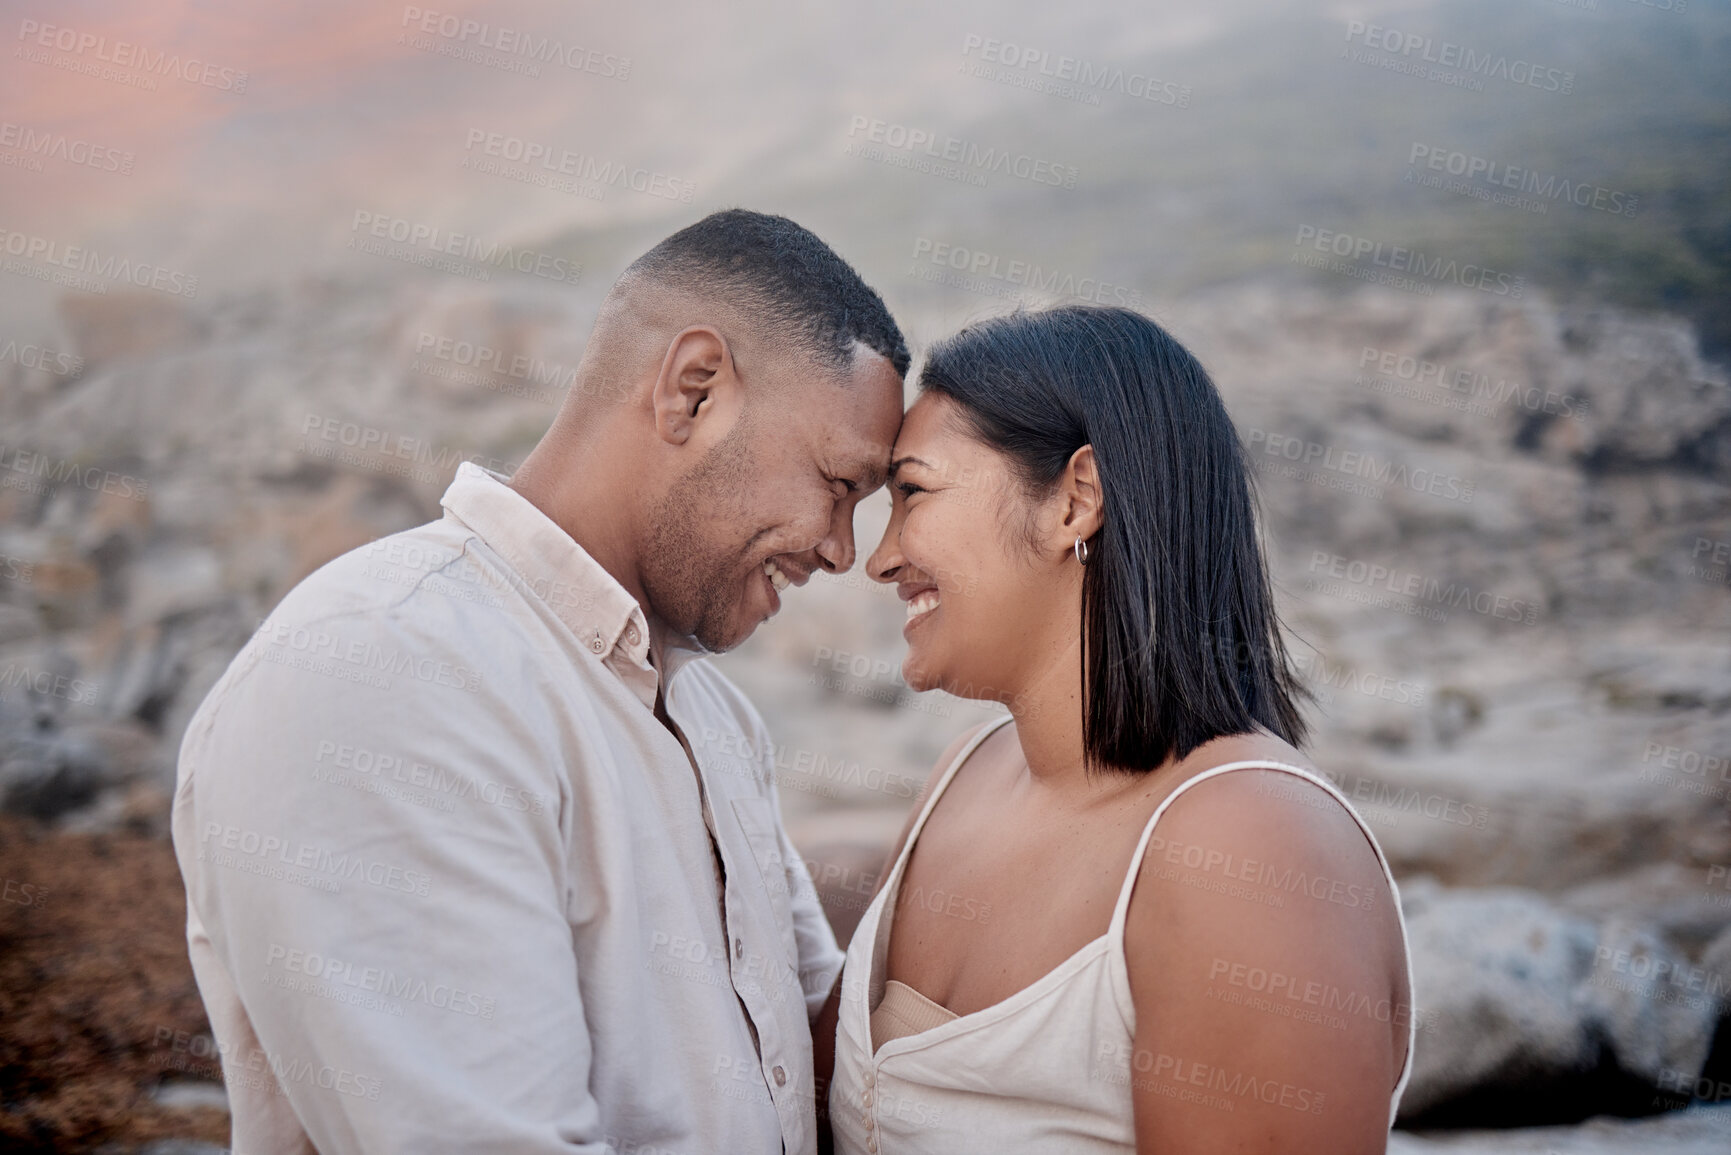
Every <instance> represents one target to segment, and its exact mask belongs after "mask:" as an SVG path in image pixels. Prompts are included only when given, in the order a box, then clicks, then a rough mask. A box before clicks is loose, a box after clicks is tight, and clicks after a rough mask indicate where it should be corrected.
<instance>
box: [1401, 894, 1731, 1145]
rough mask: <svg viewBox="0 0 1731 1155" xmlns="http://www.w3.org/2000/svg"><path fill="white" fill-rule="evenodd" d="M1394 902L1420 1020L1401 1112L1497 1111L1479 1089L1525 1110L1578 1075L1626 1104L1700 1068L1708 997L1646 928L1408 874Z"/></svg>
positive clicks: (1501, 1107)
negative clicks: (1400, 910) (1399, 905)
mask: <svg viewBox="0 0 1731 1155" xmlns="http://www.w3.org/2000/svg"><path fill="white" fill-rule="evenodd" d="M1402 900H1403V907H1404V908H1405V911H1406V916H1407V926H1408V933H1409V935H1410V940H1411V949H1412V958H1413V982H1414V987H1415V990H1414V1002H1415V1004H1416V1005H1417V1007H1418V1008H1419V1010H1420V1012H1421V1016H1422V1021H1423V1022H1424V1023H1425V1030H1424V1031H1423V1033H1422V1034H1421V1037H1420V1040H1419V1045H1418V1047H1417V1048H1416V1050H1415V1055H1414V1060H1415V1061H1414V1065H1413V1073H1412V1078H1411V1081H1410V1082H1409V1084H1408V1086H1407V1090H1406V1094H1405V1097H1404V1098H1403V1100H1402V1104H1401V1108H1402V1118H1403V1119H1413V1118H1416V1117H1421V1116H1425V1115H1426V1113H1427V1112H1432V1113H1435V1114H1434V1115H1433V1116H1432V1117H1433V1118H1434V1117H1444V1118H1451V1119H1452V1118H1457V1117H1459V1116H1460V1115H1461V1114H1462V1113H1467V1114H1470V1113H1472V1112H1473V1111H1477V1112H1479V1113H1481V1114H1485V1115H1497V1114H1500V1113H1501V1112H1503V1111H1505V1110H1507V1109H1508V1108H1509V1103H1508V1102H1506V1101H1498V1102H1490V1101H1487V1100H1484V1099H1482V1097H1481V1099H1480V1100H1479V1101H1478V1102H1476V1103H1474V1100H1473V1096H1474V1095H1475V1094H1477V1093H1479V1092H1480V1091H1481V1090H1482V1089H1484V1088H1492V1087H1498V1088H1504V1089H1505V1090H1506V1092H1507V1094H1508V1095H1512V1096H1514V1097H1516V1098H1519V1097H1522V1096H1524V1097H1525V1098H1526V1099H1527V1100H1528V1107H1529V1109H1532V1110H1534V1111H1538V1110H1540V1107H1539V1104H1540V1103H1541V1102H1546V1101H1547V1100H1548V1099H1549V1098H1551V1097H1552V1096H1553V1095H1554V1096H1564V1088H1566V1087H1567V1086H1568V1085H1569V1084H1570V1082H1571V1081H1582V1080H1586V1079H1588V1078H1592V1079H1596V1080H1598V1081H1599V1082H1600V1083H1601V1084H1602V1085H1604V1086H1605V1087H1607V1088H1609V1089H1610V1092H1608V1093H1615V1094H1617V1095H1619V1096H1623V1097H1624V1098H1625V1099H1627V1100H1628V1102H1629V1104H1635V1103H1638V1102H1639V1101H1640V1100H1641V1099H1643V1098H1644V1099H1646V1100H1648V1101H1651V1100H1652V1099H1653V1098H1654V1097H1655V1095H1656V1094H1657V1093H1658V1092H1660V1091H1662V1090H1664V1089H1666V1088H1667V1087H1668V1086H1670V1085H1672V1084H1675V1083H1676V1082H1677V1081H1678V1080H1679V1079H1680V1078H1689V1079H1692V1078H1694V1077H1695V1075H1696V1074H1697V1073H1698V1072H1699V1071H1700V1070H1701V1068H1702V1065H1703V1063H1704V1062H1705V1060H1706V1058H1707V1054H1708V1048H1709V1045H1710V1043H1711V1041H1712V1038H1713V1032H1714V1026H1715V1023H1716V1022H1717V1020H1718V1016H1719V1012H1720V999H1719V998H1718V997H1717V996H1716V995H1714V994H1713V993H1712V991H1711V990H1710V989H1709V988H1710V987H1711V984H1712V981H1713V980H1712V979H1711V978H1710V977H1708V976H1706V975H1705V974H1704V970H1703V968H1702V967H1700V966H1697V965H1694V964H1691V963H1690V961H1689V960H1688V959H1687V958H1686V957H1684V956H1682V955H1681V954H1679V953H1678V952H1676V951H1674V950H1672V949H1671V948H1670V947H1668V946H1666V945H1665V944H1664V943H1663V942H1662V941H1661V940H1659V939H1658V937H1657V936H1656V935H1654V934H1653V933H1652V932H1651V931H1649V930H1646V929H1645V928H1641V927H1637V926H1635V925H1633V924H1631V923H1629V922H1628V921H1626V920H1623V919H1613V920H1610V921H1607V922H1606V923H1605V924H1604V925H1602V926H1595V925H1594V924H1593V923H1592V922H1591V921H1590V920H1588V919H1586V918H1584V917H1581V916H1578V915H1572V914H1569V913H1566V912H1564V911H1563V910H1561V909H1559V908H1558V907H1556V906H1554V905H1553V904H1552V903H1550V902H1549V901H1548V900H1546V899H1544V898H1541V897H1540V896H1538V895H1535V894H1530V893H1527V892H1524V891H1519V890H1514V889H1488V890H1480V891H1447V890H1442V889H1440V888H1438V887H1436V886H1435V885H1426V883H1425V880H1413V881H1411V882H1409V883H1408V884H1407V886H1405V887H1404V888H1403V892H1402ZM1466 1103H1473V1104H1474V1105H1473V1106H1471V1107H1466V1106H1463V1104H1466ZM1603 1106H1604V1105H1603V1104H1601V1109H1602V1108H1603ZM1546 1109H1562V1108H1559V1107H1558V1106H1557V1105H1556V1104H1552V1105H1551V1106H1549V1107H1547V1108H1546Z"/></svg>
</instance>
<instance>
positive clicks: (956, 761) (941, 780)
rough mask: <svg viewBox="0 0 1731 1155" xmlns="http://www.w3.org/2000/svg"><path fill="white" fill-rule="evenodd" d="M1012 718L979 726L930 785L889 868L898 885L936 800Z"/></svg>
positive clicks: (935, 804) (999, 719)
mask: <svg viewBox="0 0 1731 1155" xmlns="http://www.w3.org/2000/svg"><path fill="white" fill-rule="evenodd" d="M1013 716H1014V715H1012V714H1008V713H1006V714H1004V715H1003V716H1002V717H999V718H994V719H992V720H991V721H990V722H987V723H986V724H985V725H983V726H981V727H980V729H979V732H978V733H976V734H975V735H974V736H973V737H972V738H969V739H968V740H967V742H965V743H964V744H963V745H962V748H961V749H960V750H958V751H957V752H956V756H955V757H954V758H953V759H951V760H950V764H949V765H948V766H946V767H944V770H943V773H942V774H940V775H939V776H938V780H937V781H936V782H934V783H933V784H932V790H931V793H930V794H927V795H926V804H925V805H924V806H923V807H921V808H920V816H919V817H918V818H916V819H914V824H913V826H911V827H910V828H909V829H908V840H907V841H906V842H904V843H902V852H901V854H900V855H899V856H898V857H897V858H896V861H895V865H894V866H892V867H891V873H892V874H893V875H894V876H895V881H896V882H897V883H898V884H899V883H900V881H901V871H902V864H903V863H905V862H906V861H907V860H908V856H909V855H910V854H911V853H913V848H914V842H915V841H916V840H917V839H918V838H919V836H920V831H921V830H923V829H924V828H925V825H926V819H928V818H930V817H931V815H932V810H933V809H934V808H935V807H936V806H937V804H938V799H939V798H941V797H943V793H944V791H945V789H947V788H948V787H949V784H950V779H952V778H954V777H955V776H956V771H957V770H960V769H961V768H962V763H963V762H966V761H967V760H968V755H970V754H972V753H973V752H974V751H975V750H976V749H978V748H979V745H980V743H982V742H984V741H985V740H986V739H987V738H989V737H991V736H992V735H993V734H995V733H996V732H997V731H998V730H999V729H1001V728H1002V727H1003V725H1004V723H1005V722H1008V721H1009V720H1010V719H1011V718H1012V717H1013Z"/></svg>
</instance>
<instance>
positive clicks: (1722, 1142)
mask: <svg viewBox="0 0 1731 1155" xmlns="http://www.w3.org/2000/svg"><path fill="white" fill-rule="evenodd" d="M1728 1150H1731V1105H1704V1106H1696V1107H1691V1108H1690V1109H1689V1110H1687V1111H1678V1112H1673V1113H1671V1114H1668V1115H1659V1116H1655V1117H1653V1118H1650V1119H1610V1118H1598V1119H1593V1120H1591V1121H1590V1122H1587V1123H1583V1124H1581V1125H1580V1126H1578V1127H1522V1128H1515V1129H1511V1130H1503V1131H1470V1132H1461V1133H1456V1134H1425V1135H1414V1134H1407V1133H1406V1132H1403V1131H1396V1132H1394V1133H1393V1134H1391V1135H1390V1136H1389V1140H1388V1155H1432V1153H1433V1152H1434V1153H1435V1155H1631V1153H1637V1152H1638V1153H1639V1155H1725V1152H1726V1151H1728Z"/></svg>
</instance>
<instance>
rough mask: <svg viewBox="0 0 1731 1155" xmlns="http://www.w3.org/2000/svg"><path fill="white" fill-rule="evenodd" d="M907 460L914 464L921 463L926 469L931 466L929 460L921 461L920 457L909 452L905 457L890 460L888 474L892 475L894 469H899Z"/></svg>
mask: <svg viewBox="0 0 1731 1155" xmlns="http://www.w3.org/2000/svg"><path fill="white" fill-rule="evenodd" d="M909 462H912V463H913V464H914V465H923V466H925V467H926V468H927V469H931V468H932V467H933V466H932V463H931V462H929V461H922V460H921V459H919V458H918V457H915V456H913V455H912V454H911V453H910V454H908V455H907V456H906V457H898V458H896V459H895V460H894V461H892V462H890V476H891V477H894V476H895V475H896V471H897V470H899V469H901V467H902V466H904V465H907V464H908V463H909Z"/></svg>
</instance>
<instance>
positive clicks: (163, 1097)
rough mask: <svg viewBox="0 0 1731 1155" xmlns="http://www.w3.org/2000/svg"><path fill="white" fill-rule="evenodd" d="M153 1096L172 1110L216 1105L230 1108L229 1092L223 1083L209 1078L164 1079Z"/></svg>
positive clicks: (217, 1107)
mask: <svg viewBox="0 0 1731 1155" xmlns="http://www.w3.org/2000/svg"><path fill="white" fill-rule="evenodd" d="M151 1098H152V1099H155V1100H156V1101H157V1103H159V1104H161V1105H162V1106H164V1107H167V1108H168V1109H169V1110H171V1111H187V1110H198V1109H199V1108H202V1107H214V1108H215V1109H216V1110H218V1111H227V1110H228V1092H227V1091H226V1090H225V1089H224V1088H223V1085H222V1084H221V1083H213V1082H211V1081H209V1080H208V1079H164V1080H163V1081H162V1083H161V1085H159V1086H158V1087H157V1088H156V1090H155V1091H154V1092H152V1093H151Z"/></svg>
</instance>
